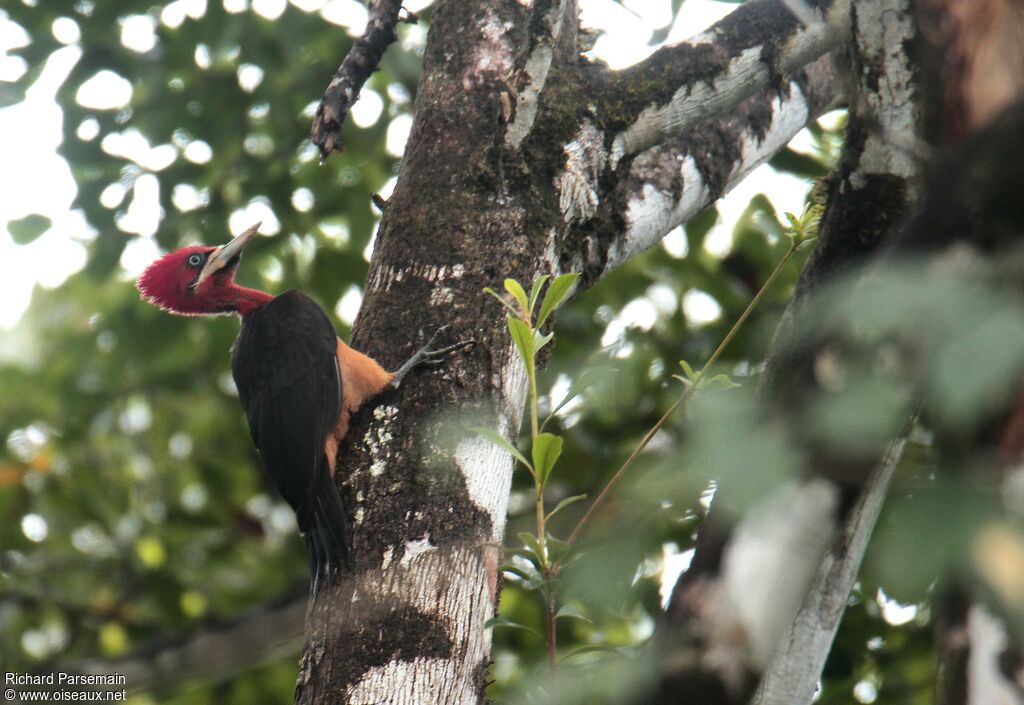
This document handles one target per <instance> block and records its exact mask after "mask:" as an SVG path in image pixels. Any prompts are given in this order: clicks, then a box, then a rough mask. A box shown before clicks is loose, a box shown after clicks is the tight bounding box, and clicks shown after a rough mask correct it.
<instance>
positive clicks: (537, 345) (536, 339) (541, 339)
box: [533, 330, 555, 354]
mask: <svg viewBox="0 0 1024 705" xmlns="http://www.w3.org/2000/svg"><path fill="white" fill-rule="evenodd" d="M554 337H555V334H554V333H548V334H547V335H541V332H540V331H539V330H535V331H533V351H534V353H535V354H536V352H537V351H538V350H540V349H541V348H543V347H544V346H545V345H547V344H548V343H550V342H551V339H552V338H554Z"/></svg>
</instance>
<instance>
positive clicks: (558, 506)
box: [545, 494, 587, 521]
mask: <svg viewBox="0 0 1024 705" xmlns="http://www.w3.org/2000/svg"><path fill="white" fill-rule="evenodd" d="M586 498H587V495H585V494H574V495H573V496H572V497H566V498H565V499H563V500H562V501H561V502H559V503H558V504H556V505H555V508H554V509H552V510H551V511H550V512H548V515H547V517H546V518H545V521H550V520H551V517H553V516H554V515H555V514H557V513H558V512H560V511H562V510H563V509H565V508H566V507H568V506H569V505H570V504H576V503H577V502H582V501H583V500H584V499H586Z"/></svg>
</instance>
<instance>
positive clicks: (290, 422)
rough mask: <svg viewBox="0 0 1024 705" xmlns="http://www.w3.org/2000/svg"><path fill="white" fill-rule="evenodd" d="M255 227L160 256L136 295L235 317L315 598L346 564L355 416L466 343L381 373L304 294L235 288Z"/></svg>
mask: <svg viewBox="0 0 1024 705" xmlns="http://www.w3.org/2000/svg"><path fill="white" fill-rule="evenodd" d="M259 227H260V223H257V224H256V225H254V226H252V227H251V228H249V229H248V230H246V231H245V232H243V233H242V234H241V235H239V236H238V237H236V238H234V239H233V240H231V241H230V242H228V243H227V244H226V245H222V246H221V247H201V246H196V247H186V248H184V249H180V250H176V251H174V252H171V253H169V254H167V255H164V256H163V257H161V258H160V259H158V260H156V261H155V262H153V263H152V264H151V265H149V267H147V268H146V270H145V271H144V272H143V273H142V276H141V277H139V280H138V282H137V283H136V286H137V287H138V289H139V292H140V293H141V295H142V297H143V298H144V299H145V300H146V301H148V302H149V303H152V304H154V305H156V306H158V307H159V308H161V309H163V310H164V311H167V312H169V313H173V314H177V315H182V316H205V315H220V314H238V315H239V316H240V317H241V321H242V323H241V330H240V331H239V333H238V337H237V338H236V339H235V342H234V345H233V346H232V348H231V372H232V376H233V377H234V379H235V386H236V387H237V388H238V396H239V399H241V402H242V406H243V407H244V408H245V416H246V419H247V420H248V422H249V432H250V434H251V435H252V441H253V443H254V444H255V446H256V449H257V451H258V453H259V457H260V461H261V463H262V465H263V466H264V468H266V470H267V472H268V473H269V474H270V477H271V478H272V479H273V481H274V484H275V485H276V486H277V489H278V491H279V492H280V493H281V496H282V497H284V499H285V500H286V501H287V502H288V504H290V505H291V506H292V509H294V510H295V516H296V519H297V521H298V526H299V531H300V532H302V534H303V536H304V537H305V540H306V546H307V548H308V550H309V557H310V569H311V573H312V579H311V582H310V590H311V592H312V593H313V594H314V595H315V594H316V593H317V592H318V589H319V586H320V585H321V583H327V584H332V583H333V581H334V577H335V575H336V574H337V572H338V571H340V570H345V569H347V568H348V567H349V565H350V557H349V540H348V534H347V526H346V515H345V507H344V504H343V503H342V500H341V497H340V496H339V494H338V490H337V487H336V486H335V483H334V471H335V459H336V455H337V450H338V445H339V444H340V443H341V441H342V439H343V438H344V437H345V434H346V433H347V432H348V427H349V422H350V420H351V417H352V414H354V413H355V412H356V411H357V410H358V409H359V408H360V407H361V406H362V405H363V404H364V403H365V402H366V401H368V400H370V399H372V398H373V397H375V396H376V395H378V394H380V393H381V392H383V391H384V390H386V389H394V388H397V387H398V385H399V383H400V382H401V381H402V379H403V378H404V377H405V376H406V374H408V373H409V371H411V370H412V369H414V368H415V367H416V366H418V365H421V364H439V363H440V362H441V360H442V358H444V357H445V356H447V355H448V354H450V353H452V352H453V351H455V350H458V349H461V348H464V347H466V346H468V345H470V344H472V341H465V342H462V343H457V344H455V345H449V346H447V347H444V348H440V349H437V350H431V349H430V346H431V343H433V341H434V339H435V338H436V337H437V335H436V334H435V336H434V338H431V341H430V343H428V344H427V345H426V346H425V347H423V348H422V349H420V350H419V351H418V352H417V353H416V354H415V355H413V356H412V357H411V358H410V359H409V360H408V361H406V362H405V363H404V364H403V365H402V366H401V367H399V368H398V369H397V370H395V371H394V372H389V371H387V370H385V369H384V368H383V367H382V366H381V365H380V364H378V363H377V361H376V360H374V359H373V358H371V357H369V356H367V355H364V354H363V353H360V352H358V351H356V350H353V349H352V348H350V347H349V346H348V345H346V344H345V343H344V342H343V341H342V340H341V339H340V338H338V336H337V334H336V333H335V330H334V327H333V326H332V325H331V322H330V319H329V318H328V317H327V314H326V313H324V311H323V309H321V308H320V306H319V305H318V304H317V303H316V302H315V301H313V299H311V298H310V297H309V296H307V295H306V294H304V293H302V292H301V291H298V290H295V289H291V290H289V291H286V292H284V293H283V294H280V295H278V296H271V295H270V294H268V293H265V292H263V291H259V290H256V289H248V288H245V287H242V286H239V285H237V284H235V282H234V276H235V270H236V268H237V267H238V263H239V261H240V259H241V255H242V250H243V248H244V247H245V246H246V244H248V243H249V242H250V241H251V240H252V239H253V237H255V236H256V233H257V231H258V230H259ZM442 330H443V329H442ZM440 332H441V331H438V333H440Z"/></svg>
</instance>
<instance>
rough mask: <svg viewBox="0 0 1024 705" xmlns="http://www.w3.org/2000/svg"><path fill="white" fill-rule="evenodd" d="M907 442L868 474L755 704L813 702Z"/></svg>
mask: <svg viewBox="0 0 1024 705" xmlns="http://www.w3.org/2000/svg"><path fill="white" fill-rule="evenodd" d="M905 445H906V440H905V439H900V440H898V441H894V442H893V443H892V445H890V446H889V449H888V451H886V454H885V457H884V458H883V459H882V462H881V463H880V464H879V465H878V467H877V468H875V471H874V472H873V473H872V474H871V477H870V478H868V482H867V485H866V486H865V487H864V491H863V492H862V493H861V496H860V499H859V500H858V502H857V504H856V505H855V506H854V508H853V509H852V510H850V513H849V515H848V516H847V517H846V522H845V525H844V526H843V529H842V531H840V532H839V534H838V535H837V536H836V538H835V540H834V541H833V542H832V547H831V548H830V549H829V551H828V553H826V554H825V558H824V560H822V562H821V565H820V567H819V568H818V573H817V575H816V576H815V578H814V583H812V585H811V588H810V590H808V592H807V598H806V599H805V600H804V604H803V606H801V608H800V611H799V612H798V613H797V615H796V618H795V619H794V621H793V628H792V630H791V631H790V633H789V639H788V640H787V641H786V642H785V643H784V644H783V645H782V647H781V648H780V649H779V651H778V652H777V653H776V654H775V658H773V659H772V662H771V664H770V665H769V667H768V670H767V671H766V672H765V675H764V678H763V679H762V680H761V685H760V687H759V688H758V691H757V694H756V695H755V696H754V699H753V700H752V701H751V705H792V704H793V703H805V702H806V703H809V702H811V699H812V698H813V697H814V691H815V689H816V688H817V684H818V681H819V680H820V679H821V672H822V669H824V667H825V660H826V659H827V658H828V655H829V652H830V651H831V646H832V640H833V639H834V638H835V635H836V632H837V631H838V630H839V621H840V619H841V618H842V616H843V612H845V611H846V603H847V600H848V599H849V596H850V591H851V590H853V584H854V583H855V582H856V580H857V575H858V574H859V572H860V564H861V561H862V560H863V559H864V552H865V551H866V550H867V546H868V539H870V538H871V533H872V532H873V531H874V528H875V523H876V522H877V521H878V515H879V513H880V512H881V511H882V504H883V503H884V502H885V496H886V493H887V492H888V490H889V484H890V481H891V480H892V476H893V473H894V472H895V471H896V466H897V465H898V464H899V461H900V458H901V457H902V456H903V448H904V446H905Z"/></svg>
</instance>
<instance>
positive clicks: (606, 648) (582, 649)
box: [561, 644, 627, 661]
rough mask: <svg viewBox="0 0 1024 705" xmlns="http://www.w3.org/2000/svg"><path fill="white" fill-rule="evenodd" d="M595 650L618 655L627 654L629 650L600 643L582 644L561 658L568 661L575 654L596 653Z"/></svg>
mask: <svg viewBox="0 0 1024 705" xmlns="http://www.w3.org/2000/svg"><path fill="white" fill-rule="evenodd" d="M595 651H600V652H604V653H609V654H615V655H616V656H625V655H627V652H626V651H624V650H623V649H622V648H621V647H615V646H601V645H599V644H594V645H592V646H581V647H580V648H578V649H573V650H572V651H570V652H569V653H567V654H566V655H565V656H563V657H562V658H561V660H562V661H566V660H568V659H571V658H572V657H573V656H579V655H581V654H589V653H594V652H595Z"/></svg>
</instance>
